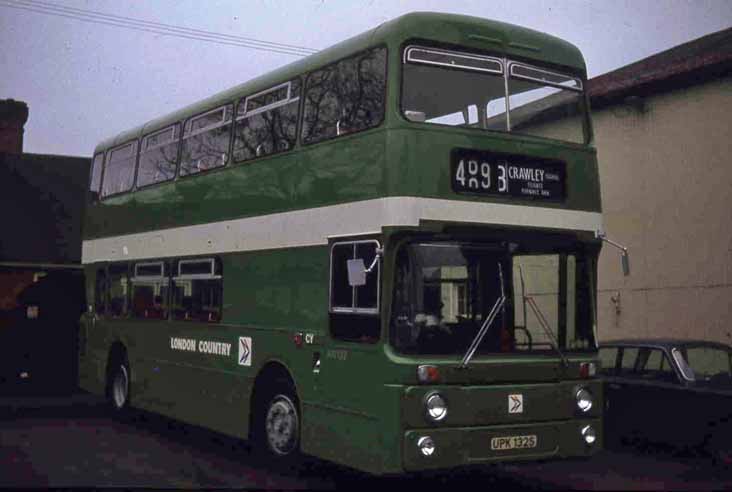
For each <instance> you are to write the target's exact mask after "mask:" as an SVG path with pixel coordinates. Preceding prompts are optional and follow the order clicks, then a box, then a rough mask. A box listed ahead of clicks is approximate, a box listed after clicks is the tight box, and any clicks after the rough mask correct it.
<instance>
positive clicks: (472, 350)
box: [460, 262, 506, 369]
mask: <svg viewBox="0 0 732 492" xmlns="http://www.w3.org/2000/svg"><path fill="white" fill-rule="evenodd" d="M498 277H499V279H500V281H501V297H499V298H498V299H497V300H496V303H495V304H493V308H492V309H491V312H490V314H488V317H487V318H486V319H485V321H484V322H483V325H482V326H481V327H480V330H478V334H477V335H475V338H474V339H473V342H472V343H471V344H470V347H468V351H467V352H466V353H465V356H463V360H462V362H461V363H460V368H461V369H464V368H466V367H467V366H468V363H469V362H470V359H471V358H472V357H473V354H474V353H475V351H476V350H477V349H478V346H479V345H480V342H482V341H483V338H485V335H486V333H488V329H489V328H490V326H491V324H492V323H493V320H495V319H496V316H498V312H499V311H500V310H501V308H502V307H503V305H504V304H505V302H506V293H505V291H504V290H503V269H502V268H501V263H500V262H499V263H498Z"/></svg>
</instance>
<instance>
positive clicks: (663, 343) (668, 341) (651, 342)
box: [600, 338, 732, 350]
mask: <svg viewBox="0 0 732 492" xmlns="http://www.w3.org/2000/svg"><path fill="white" fill-rule="evenodd" d="M679 346H706V347H717V348H723V349H726V350H732V347H730V346H729V345H726V344H724V343H719V342H711V341H708V340H694V339H688V338H624V339H618V340H608V341H605V342H601V343H600V348H603V347H655V348H666V349H670V348H671V347H679Z"/></svg>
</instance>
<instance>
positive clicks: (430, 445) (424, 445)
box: [417, 436, 435, 456]
mask: <svg viewBox="0 0 732 492" xmlns="http://www.w3.org/2000/svg"><path fill="white" fill-rule="evenodd" d="M417 447H418V448H419V450H420V451H421V452H422V454H423V455H424V456H432V453H434V452H435V441H433V440H432V438H431V437H430V436H424V437H420V438H419V440H418V441H417Z"/></svg>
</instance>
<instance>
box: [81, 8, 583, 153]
mask: <svg viewBox="0 0 732 492" xmlns="http://www.w3.org/2000/svg"><path fill="white" fill-rule="evenodd" d="M410 39H425V40H430V41H435V42H438V43H444V44H448V45H457V46H463V47H466V48H473V49H475V50H478V51H485V52H489V53H493V54H499V55H505V56H507V57H511V58H516V59H530V60H537V61H542V62H545V63H549V64H552V65H556V66H558V67H564V68H566V69H569V70H571V71H573V72H575V73H578V74H580V75H581V76H582V77H585V75H586V67H585V62H584V59H583V57H582V54H581V53H580V51H579V49H578V48H577V47H576V46H574V45H573V44H571V43H569V42H567V41H564V40H562V39H559V38H557V37H554V36H551V35H549V34H545V33H542V32H539V31H534V30H532V29H527V28H525V27H520V26H516V25H513V24H508V23H505V22H498V21H493V20H488V19H482V18H480V17H471V16H465V15H456V14H442V13H434V12H414V13H410V14H406V15H402V16H400V17H397V18H395V19H392V20H390V21H387V22H385V23H383V24H381V25H380V26H378V27H376V28H374V29H371V30H369V31H366V32H364V33H362V34H359V35H357V36H354V37H352V38H349V39H347V40H345V41H342V42H340V43H337V44H335V45H333V46H331V47H329V48H326V49H323V50H321V51H319V52H317V53H315V54H313V55H310V56H307V57H305V58H302V59H300V60H296V61H294V62H292V63H289V64H288V65H285V66H283V67H280V68H278V69H276V70H273V71H271V72H268V73H266V74H264V75H260V76H259V77H256V78H254V79H252V80H250V81H247V82H244V83H242V84H239V85H237V86H235V87H232V88H231V89H228V90H225V91H222V92H219V93H218V94H215V95H213V96H211V97H208V98H206V99H203V100H201V101H198V102H196V103H194V104H191V105H189V106H186V107H185V108H182V109H180V110H178V111H175V112H172V113H170V114H167V115H165V116H162V117H160V118H156V119H154V120H151V121H149V122H147V123H145V124H143V125H140V126H138V127H135V128H132V129H129V130H126V131H124V132H122V133H119V134H118V135H116V136H114V137H111V138H107V139H105V140H103V141H102V142H101V143H99V145H97V147H96V148H95V150H94V153H95V154H97V153H98V152H101V151H103V150H106V149H109V148H111V147H114V146H117V145H120V144H123V143H125V142H127V141H130V140H133V139H137V138H139V137H142V136H143V135H147V134H149V133H151V132H154V131H156V130H159V129H161V128H165V127H166V126H169V125H171V124H173V123H175V122H178V121H183V120H185V119H187V118H189V117H191V116H195V115H197V114H200V113H203V112H205V111H206V110H209V109H213V108H215V107H217V106H221V105H223V104H226V103H231V102H235V101H237V100H238V99H240V98H241V97H243V96H246V95H249V94H253V93H256V92H259V91H261V90H264V89H267V88H269V87H272V86H274V85H276V84H278V83H282V82H285V81H287V80H290V79H292V78H294V77H296V76H298V75H303V74H306V73H307V72H310V71H313V70H315V69H318V68H320V67H323V66H325V65H328V64H329V63H332V62H334V61H337V60H339V59H341V58H344V57H346V56H348V55H350V54H353V53H356V52H358V51H361V50H364V49H367V48H369V47H372V46H375V45H378V44H386V45H387V46H390V47H399V46H400V45H401V44H402V43H404V42H405V41H408V40H410Z"/></svg>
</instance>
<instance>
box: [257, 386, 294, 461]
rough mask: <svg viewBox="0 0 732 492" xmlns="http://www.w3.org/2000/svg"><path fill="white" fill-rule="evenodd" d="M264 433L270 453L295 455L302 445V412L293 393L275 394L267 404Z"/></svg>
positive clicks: (279, 455) (280, 455)
mask: <svg viewBox="0 0 732 492" xmlns="http://www.w3.org/2000/svg"><path fill="white" fill-rule="evenodd" d="M264 435H265V436H266V440H267V448H268V450H269V452H270V453H272V454H274V455H275V456H278V457H283V458H284V457H289V456H294V455H295V454H296V453H297V452H298V448H299V445H300V414H299V413H298V411H297V405H296V404H295V401H294V398H293V397H292V395H290V394H287V393H284V394H283V393H279V394H275V395H274V396H273V397H272V398H271V399H270V401H269V403H268V404H267V410H266V413H265V416H264Z"/></svg>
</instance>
